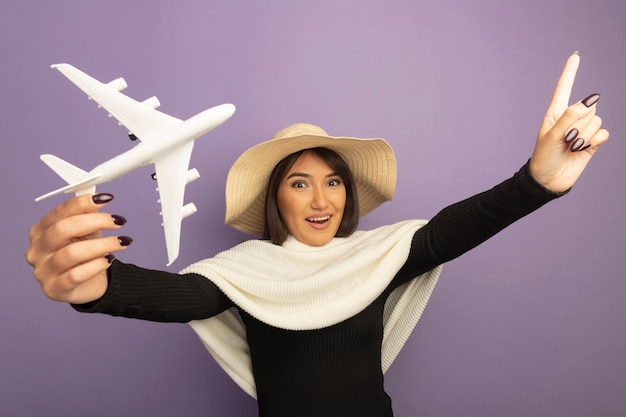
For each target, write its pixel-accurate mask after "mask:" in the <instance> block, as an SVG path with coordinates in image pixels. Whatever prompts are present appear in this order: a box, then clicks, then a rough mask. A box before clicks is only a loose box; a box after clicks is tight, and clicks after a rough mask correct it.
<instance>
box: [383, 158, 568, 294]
mask: <svg viewBox="0 0 626 417" xmlns="http://www.w3.org/2000/svg"><path fill="white" fill-rule="evenodd" d="M568 191H569V190H568ZM568 191H566V192H563V193H555V192H553V191H550V190H548V189H547V188H545V187H543V186H542V185H541V184H539V183H538V182H537V181H535V179H534V178H533V177H532V176H531V174H530V168H529V164H528V163H526V164H525V165H524V166H523V167H522V169H520V170H519V171H518V172H517V173H516V174H515V175H513V177H512V178H510V179H508V180H506V181H504V182H502V183H501V184H499V185H497V186H495V187H493V188H492V189H490V190H488V191H485V192H482V193H480V194H477V195H475V196H473V197H470V198H468V199H466V200H463V201H460V202H458V203H455V204H452V205H451V206H448V207H446V208H445V209H443V210H441V211H440V212H439V213H438V214H437V215H436V216H435V217H433V219H432V220H431V221H430V222H429V223H428V224H427V225H425V226H424V227H422V228H421V229H419V230H418V231H417V232H416V233H415V235H414V236H413V242H412V244H411V250H410V253H409V257H408V259H407V261H406V263H405V264H404V266H403V267H402V268H401V269H400V271H399V272H398V275H396V277H395V279H394V282H393V285H394V286H397V285H399V284H401V283H402V282H405V281H407V280H409V279H411V278H413V277H415V276H417V275H420V274H422V273H424V272H426V271H428V270H430V269H432V268H434V267H436V266H438V265H441V264H442V263H444V262H447V261H450V260H452V259H454V258H456V257H458V256H460V255H462V254H464V253H465V252H467V251H469V250H470V249H472V248H475V247H476V246H478V245H479V244H481V243H482V242H484V241H486V240H487V239H489V238H490V237H492V236H493V235H495V234H496V233H498V232H499V231H501V230H502V229H504V228H505V227H507V226H509V225H510V224H512V223H513V222H515V221H516V220H519V219H521V218H522V217H524V216H526V215H527V214H530V213H532V212H533V211H535V210H537V209H538V208H539V207H541V206H543V205H544V204H546V203H547V202H549V201H551V200H553V199H555V198H557V197H559V196H561V195H563V194H566V193H567V192H568Z"/></svg>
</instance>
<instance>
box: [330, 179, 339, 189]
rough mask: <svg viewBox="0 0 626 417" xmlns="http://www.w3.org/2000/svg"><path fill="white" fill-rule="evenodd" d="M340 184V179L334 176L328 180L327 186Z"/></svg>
mask: <svg viewBox="0 0 626 417" xmlns="http://www.w3.org/2000/svg"><path fill="white" fill-rule="evenodd" d="M340 185H341V180H340V179H339V178H334V179H332V180H330V181H328V186H329V187H338V186H340Z"/></svg>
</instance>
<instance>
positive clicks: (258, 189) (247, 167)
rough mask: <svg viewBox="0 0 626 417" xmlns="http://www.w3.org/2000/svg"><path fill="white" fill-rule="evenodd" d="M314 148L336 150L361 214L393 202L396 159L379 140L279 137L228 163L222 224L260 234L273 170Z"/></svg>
mask: <svg viewBox="0 0 626 417" xmlns="http://www.w3.org/2000/svg"><path fill="white" fill-rule="evenodd" d="M316 147H325V148H328V149H331V150H333V151H335V152H337V153H338V154H339V155H341V157H342V158H343V159H344V160H345V161H346V163H347V164H348V166H349V167H350V170H351V172H352V175H353V177H354V181H355V185H356V190H357V197H358V201H359V215H360V216H364V215H365V214H367V213H369V212H371V211H372V210H374V209H375V208H376V207H378V206H379V205H381V204H382V203H384V202H385V201H388V200H391V199H392V198H393V193H394V190H395V185H396V177H397V168H396V158H395V155H394V153H393V149H392V148H391V146H390V145H389V144H388V143H387V141H385V140H384V139H381V138H368V139H361V138H352V137H334V136H321V135H310V134H304V135H299V136H292V137H283V138H277V139H271V140H269V141H266V142H262V143H260V144H258V145H255V146H253V147H251V148H250V149H248V150H247V151H245V152H244V153H243V154H242V155H241V156H240V157H239V158H238V159H237V160H236V161H235V163H234V164H233V165H232V167H231V168H230V171H229V172H228V177H227V179H226V216H225V220H224V223H225V224H227V225H229V226H232V227H234V228H235V229H237V230H240V231H242V232H245V233H249V234H252V235H262V234H263V232H264V229H265V197H266V193H267V186H268V182H269V178H270V175H271V173H272V171H273V170H274V167H275V166H276V165H277V164H278V163H279V162H280V161H281V160H283V159H284V158H285V157H287V156H288V155H291V154H292V153H294V152H298V151H301V150H303V149H310V148H316Z"/></svg>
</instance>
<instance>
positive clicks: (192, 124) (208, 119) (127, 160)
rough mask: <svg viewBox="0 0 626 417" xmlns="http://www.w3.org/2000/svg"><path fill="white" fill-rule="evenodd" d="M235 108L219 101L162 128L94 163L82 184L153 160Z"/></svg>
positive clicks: (109, 178)
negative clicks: (146, 139) (143, 139)
mask: <svg viewBox="0 0 626 417" xmlns="http://www.w3.org/2000/svg"><path fill="white" fill-rule="evenodd" d="M234 111H235V107H234V106H233V105H232V104H222V105H219V106H215V107H212V108H210V109H207V110H204V111H203V112H200V113H198V114H197V115H195V116H193V117H190V118H189V119H187V120H185V121H183V122H182V123H181V124H179V125H178V126H175V127H173V128H171V129H169V130H166V131H164V132H162V134H161V135H160V137H157V138H152V139H151V140H149V141H145V142H141V143H140V144H138V145H136V146H135V147H134V148H132V149H130V150H128V151H126V152H124V153H122V154H120V155H117V156H116V157H114V158H111V159H109V160H108V161H105V162H103V163H102V164H100V165H98V166H96V167H95V168H93V169H92V170H91V171H89V173H88V174H87V175H86V176H91V175H93V174H99V175H100V176H99V177H98V178H97V179H95V180H94V181H92V182H90V183H87V184H85V186H84V187H82V188H85V189H86V188H88V187H91V186H94V185H99V184H104V183H106V182H109V181H112V180H114V179H116V178H119V177H121V176H123V175H125V174H127V173H129V172H131V171H133V170H134V169H137V168H139V167H142V166H145V165H149V164H152V163H154V162H155V161H156V160H158V159H159V158H161V157H163V156H165V155H167V153H168V151H170V150H172V149H174V148H177V147H179V146H182V145H183V144H185V143H187V142H190V141H193V140H195V139H197V138H198V137H200V136H202V135H204V134H205V133H208V132H209V131H211V130H213V129H214V128H216V127H217V126H219V125H220V124H222V123H223V122H224V121H226V120H227V119H228V118H229V117H230V116H231V115H232V114H233V112H234Z"/></svg>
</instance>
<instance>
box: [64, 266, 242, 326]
mask: <svg viewBox="0 0 626 417" xmlns="http://www.w3.org/2000/svg"><path fill="white" fill-rule="evenodd" d="M108 278H109V286H108V288H107V292H106V293H105V294H104V296H103V297H102V298H100V299H99V300H97V301H93V302H91V303H87V304H80V305H77V304H72V307H74V309H76V310H78V311H81V312H87V313H105V314H109V315H112V316H122V317H129V318H136V319H142V320H150V321H158V322H178V323H185V322H188V321H191V320H199V319H205V318H208V317H212V316H215V315H217V314H219V313H221V312H223V311H224V310H227V309H228V308H230V307H232V306H233V303H232V302H231V301H230V299H228V297H226V295H225V294H224V293H223V292H222V291H221V290H220V289H219V288H218V287H217V286H216V285H215V284H213V283H212V282H211V281H209V280H208V279H206V278H205V277H203V276H201V275H197V274H185V275H180V274H174V273H170V272H164V271H155V270H151V269H144V268H140V267H138V266H135V265H131V264H124V263H122V262H120V261H118V260H115V261H113V263H112V264H111V266H110V267H109V269H108Z"/></svg>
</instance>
